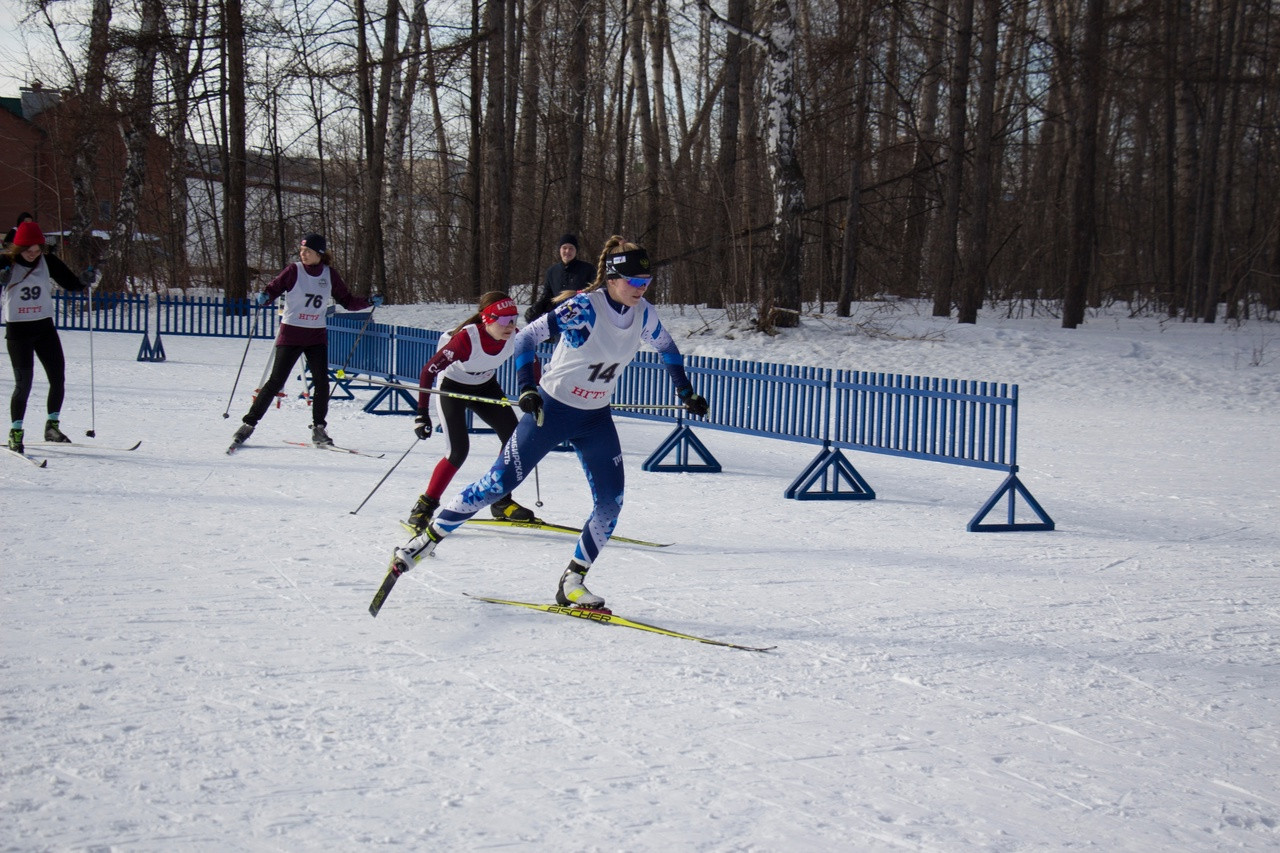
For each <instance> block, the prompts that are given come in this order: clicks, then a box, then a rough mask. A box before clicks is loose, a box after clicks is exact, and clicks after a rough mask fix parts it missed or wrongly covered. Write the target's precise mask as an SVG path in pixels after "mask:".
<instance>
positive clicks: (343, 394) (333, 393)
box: [298, 368, 356, 400]
mask: <svg viewBox="0 0 1280 853" xmlns="http://www.w3.org/2000/svg"><path fill="white" fill-rule="evenodd" d="M353 379H355V377H354V376H344V377H343V378H341V379H339V378H338V373H337V371H335V370H333V369H330V370H329V399H330V400H354V399H355V398H356V395H355V394H353V393H351V382H352V380H353ZM302 381H303V383H304V384H305V385H306V387H305V388H303V389H302V393H301V394H299V395H298V396H299V397H301V398H304V399H307V400H310V399H311V389H312V388H314V387H316V383H315V379H314V378H313V377H312V376H311V371H310V370H308V369H306V368H303V370H302Z"/></svg>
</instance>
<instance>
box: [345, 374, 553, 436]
mask: <svg viewBox="0 0 1280 853" xmlns="http://www.w3.org/2000/svg"><path fill="white" fill-rule="evenodd" d="M367 381H368V382H369V383H371V384H373V385H382V386H384V387H386V388H399V389H400V390H401V391H417V392H419V393H420V394H437V395H439V396H441V397H452V398H453V399H455V400H470V401H471V402H473V403H496V404H497V405H499V406H510V407H511V408H513V409H517V408H519V407H520V404H519V403H518V402H517V401H515V400H512V399H509V398H507V397H481V396H478V395H476V394H459V393H457V392H456V391H441V390H440V389H439V388H423V387H422V386H421V385H405V384H404V383H402V382H388V381H386V380H385V379H378V378H377V377H375V376H370V377H369V379H368V380H367ZM534 419H535V420H536V421H537V423H538V426H542V412H541V410H539V412H538V413H537V414H536V415H534Z"/></svg>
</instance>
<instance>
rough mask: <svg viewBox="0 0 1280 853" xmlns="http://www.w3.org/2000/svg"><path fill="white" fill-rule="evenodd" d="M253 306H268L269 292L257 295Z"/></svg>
mask: <svg viewBox="0 0 1280 853" xmlns="http://www.w3.org/2000/svg"><path fill="white" fill-rule="evenodd" d="M253 304H254V305H266V304H267V292H266V291H265V290H264V291H263V292H262V293H259V294H256V295H255V296H254V297H253Z"/></svg>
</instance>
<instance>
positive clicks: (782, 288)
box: [760, 0, 805, 328]
mask: <svg viewBox="0 0 1280 853" xmlns="http://www.w3.org/2000/svg"><path fill="white" fill-rule="evenodd" d="M795 38H796V19H795V10H794V9H793V8H792V5H791V2H790V0H773V20H772V22H771V24H770V31H769V47H768V53H769V103H768V106H767V108H766V118H765V138H766V139H767V140H768V143H769V145H770V146H771V148H772V149H773V150H772V151H771V155H772V156H771V157H770V172H771V173H772V176H773V192H774V202H773V204H774V206H773V244H774V246H773V251H774V269H775V270H776V275H777V284H776V290H774V294H776V295H775V296H774V298H772V299H770V298H768V297H766V301H767V302H771V303H772V304H770V305H762V309H764V310H762V311H761V317H760V320H761V323H762V324H763V325H764V326H765V327H766V328H771V327H773V326H779V327H783V328H790V327H794V326H798V325H799V324H800V308H801V299H800V280H801V277H802V275H803V265H802V260H803V254H802V253H803V249H804V231H803V221H802V218H801V217H802V216H803V215H804V204H805V202H804V196H805V186H804V172H803V171H802V170H801V168H800V156H799V149H798V145H797V134H796V120H795ZM770 309H772V310H770Z"/></svg>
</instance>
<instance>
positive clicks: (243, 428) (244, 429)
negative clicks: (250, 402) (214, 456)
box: [231, 424, 253, 447]
mask: <svg viewBox="0 0 1280 853" xmlns="http://www.w3.org/2000/svg"><path fill="white" fill-rule="evenodd" d="M251 435H253V424H240V428H239V429H238V430H236V434H235V435H233V436H231V446H232V447H239V446H240V445H242V444H244V441H245V439H246V438H248V437H249V436H251Z"/></svg>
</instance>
